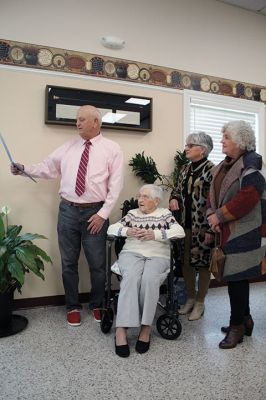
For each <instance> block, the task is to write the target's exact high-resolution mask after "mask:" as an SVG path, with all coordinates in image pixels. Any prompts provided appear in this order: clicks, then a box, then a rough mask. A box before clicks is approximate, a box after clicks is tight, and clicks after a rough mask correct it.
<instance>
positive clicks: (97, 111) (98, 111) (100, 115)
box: [95, 107, 102, 127]
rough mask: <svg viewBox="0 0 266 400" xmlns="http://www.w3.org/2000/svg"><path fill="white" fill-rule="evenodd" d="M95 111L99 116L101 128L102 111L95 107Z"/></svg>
mask: <svg viewBox="0 0 266 400" xmlns="http://www.w3.org/2000/svg"><path fill="white" fill-rule="evenodd" d="M95 110H96V112H95V113H96V115H97V119H98V122H99V126H100V127H101V126H102V114H101V112H100V110H99V109H98V108H96V107H95Z"/></svg>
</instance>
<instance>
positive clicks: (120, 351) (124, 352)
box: [115, 339, 130, 357]
mask: <svg viewBox="0 0 266 400" xmlns="http://www.w3.org/2000/svg"><path fill="white" fill-rule="evenodd" d="M115 354H116V355H118V356H119V357H128V356H129V354H130V351H129V345H128V344H122V345H121V346H118V345H117V344H116V339H115Z"/></svg>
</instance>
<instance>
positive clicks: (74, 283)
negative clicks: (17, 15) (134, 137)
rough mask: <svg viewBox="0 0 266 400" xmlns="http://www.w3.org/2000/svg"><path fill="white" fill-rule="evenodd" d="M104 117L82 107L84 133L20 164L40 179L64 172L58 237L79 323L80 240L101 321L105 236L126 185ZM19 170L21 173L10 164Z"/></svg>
mask: <svg viewBox="0 0 266 400" xmlns="http://www.w3.org/2000/svg"><path fill="white" fill-rule="evenodd" d="M101 123H102V118H101V114H100V112H99V111H98V110H97V109H96V108H95V107H93V106H89V105H86V106H82V107H80V108H79V110H78V113H77V124H76V125H77V128H78V132H79V136H78V137H75V138H74V139H72V140H70V141H68V142H67V143H65V144H64V145H62V146H61V147H59V148H58V149H56V150H55V151H54V152H53V153H51V154H50V155H49V156H48V157H47V158H46V159H45V160H44V161H43V162H41V163H39V164H34V165H30V166H24V165H22V164H18V166H20V168H22V169H23V170H24V171H25V172H26V173H28V174H30V175H32V176H33V177H36V178H44V179H54V178H57V177H58V176H61V182H60V189H59V194H60V197H61V202H60V206H59V215H58V225H57V232H58V242H59V249H60V253H61V260H62V277H63V284H64V289H65V298H66V307H67V321H68V323H69V324H70V325H72V326H77V325H80V322H81V318H80V309H81V304H80V302H79V296H78V294H79V293H78V283H79V275H78V259H79V255H80V249H81V245H82V246H83V249H84V253H85V256H86V259H87V261H88V264H89V267H90V275H91V296H90V304H89V308H90V309H91V310H92V312H93V316H94V319H95V320H96V321H98V322H99V321H100V320H101V311H100V308H101V306H102V300H103V297H104V290H105V253H106V251H105V240H106V232H107V228H108V225H109V220H108V217H109V215H110V213H111V211H112V208H113V207H114V205H115V202H116V201H117V199H118V196H119V193H120V191H121V188H122V184H123V155H122V152H121V149H120V147H119V145H118V144H117V143H115V142H113V141H111V140H109V139H106V138H104V137H103V136H102V134H101V132H100V128H101ZM11 172H12V173H13V174H14V175H20V174H22V172H21V171H19V170H18V169H17V168H16V166H14V165H11Z"/></svg>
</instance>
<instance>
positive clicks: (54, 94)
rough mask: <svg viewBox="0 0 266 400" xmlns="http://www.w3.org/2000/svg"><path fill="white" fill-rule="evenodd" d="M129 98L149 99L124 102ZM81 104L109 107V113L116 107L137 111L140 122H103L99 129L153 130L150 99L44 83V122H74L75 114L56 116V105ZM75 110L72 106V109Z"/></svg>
mask: <svg viewBox="0 0 266 400" xmlns="http://www.w3.org/2000/svg"><path fill="white" fill-rule="evenodd" d="M131 97H135V98H138V99H145V100H149V104H147V105H139V104H131V103H125V101H126V100H127V99H129V98H131ZM59 104H62V105H65V106H74V107H80V106H82V105H86V104H90V105H93V106H95V107H96V108H98V109H108V110H110V111H111V112H112V113H115V112H116V110H120V111H122V112H123V111H130V112H133V113H138V114H139V115H138V117H139V123H136V124H134V123H122V122H115V123H108V122H103V123H102V128H108V129H123V130H130V131H139V132H150V131H151V130H152V98H151V97H142V96H135V95H125V94H119V93H109V92H98V91H95V90H85V89H77V88H69V87H63V86H53V85H47V86H46V90H45V123H46V124H58V125H76V118H74V117H72V116H71V117H69V118H66V117H61V116H60V117H58V115H57V114H56V113H57V110H56V109H57V105H59ZM72 111H73V112H74V109H73V110H72Z"/></svg>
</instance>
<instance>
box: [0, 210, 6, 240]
mask: <svg viewBox="0 0 266 400" xmlns="http://www.w3.org/2000/svg"><path fill="white" fill-rule="evenodd" d="M4 237H5V225H4V221H3V218H2V215H1V217H0V240H2V239H3V238H4Z"/></svg>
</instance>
